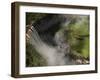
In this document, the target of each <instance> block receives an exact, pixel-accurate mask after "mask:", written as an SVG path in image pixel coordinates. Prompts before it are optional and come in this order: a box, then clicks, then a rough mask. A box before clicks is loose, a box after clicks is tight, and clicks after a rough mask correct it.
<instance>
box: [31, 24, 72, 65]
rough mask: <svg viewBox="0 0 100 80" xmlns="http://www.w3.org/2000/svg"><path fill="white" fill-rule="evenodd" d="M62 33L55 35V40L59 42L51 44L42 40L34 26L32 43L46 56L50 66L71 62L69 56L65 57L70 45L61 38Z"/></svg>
mask: <svg viewBox="0 0 100 80" xmlns="http://www.w3.org/2000/svg"><path fill="white" fill-rule="evenodd" d="M60 35H61V34H59V33H56V35H55V42H56V43H57V46H51V45H49V44H47V43H45V42H43V41H42V39H41V38H40V36H39V34H38V32H37V31H36V29H35V28H34V26H33V31H32V33H31V38H30V43H31V44H32V45H33V46H34V48H35V49H36V51H37V52H38V53H39V54H40V55H41V56H43V57H44V59H45V60H46V61H47V65H49V66H56V65H65V64H69V63H71V62H70V61H69V58H65V52H66V49H67V48H68V45H65V44H64V43H63V38H61V36H60ZM62 43H63V44H62Z"/></svg>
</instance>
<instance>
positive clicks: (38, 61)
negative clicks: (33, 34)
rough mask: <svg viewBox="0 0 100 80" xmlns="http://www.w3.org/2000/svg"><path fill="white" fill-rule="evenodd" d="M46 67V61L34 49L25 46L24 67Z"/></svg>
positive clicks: (28, 45) (29, 45)
mask: <svg viewBox="0 0 100 80" xmlns="http://www.w3.org/2000/svg"><path fill="white" fill-rule="evenodd" d="M33 66H34V67H35V66H46V60H45V59H44V58H43V57H42V56H41V55H40V54H39V53H37V52H36V50H35V49H34V47H33V46H32V45H31V44H29V43H27V44H26V67H33Z"/></svg>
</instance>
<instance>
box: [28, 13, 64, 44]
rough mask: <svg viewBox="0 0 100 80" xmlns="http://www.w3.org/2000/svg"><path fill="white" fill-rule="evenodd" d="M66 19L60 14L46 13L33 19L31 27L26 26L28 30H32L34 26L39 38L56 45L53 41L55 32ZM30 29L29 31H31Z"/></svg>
mask: <svg viewBox="0 0 100 80" xmlns="http://www.w3.org/2000/svg"><path fill="white" fill-rule="evenodd" d="M65 21H66V18H65V17H64V16H61V15H56V14H55V15H47V16H45V17H43V18H41V19H38V20H37V21H35V22H34V23H33V24H32V25H31V27H30V26H28V27H29V28H28V31H30V30H31V31H32V29H31V28H32V26H34V27H35V29H36V31H37V32H38V34H39V36H40V38H41V39H42V40H43V41H44V42H46V43H48V44H50V45H56V43H55V42H54V36H55V34H56V32H57V31H58V30H59V29H60V28H61V24H62V23H64V22H65ZM31 31H30V32H31ZM28 34H29V32H28Z"/></svg>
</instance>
